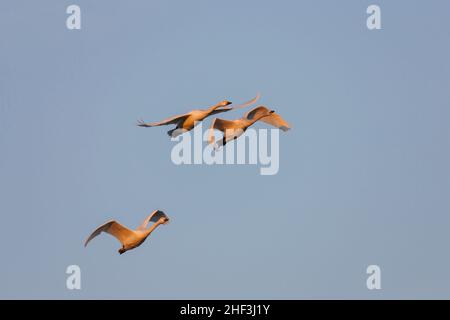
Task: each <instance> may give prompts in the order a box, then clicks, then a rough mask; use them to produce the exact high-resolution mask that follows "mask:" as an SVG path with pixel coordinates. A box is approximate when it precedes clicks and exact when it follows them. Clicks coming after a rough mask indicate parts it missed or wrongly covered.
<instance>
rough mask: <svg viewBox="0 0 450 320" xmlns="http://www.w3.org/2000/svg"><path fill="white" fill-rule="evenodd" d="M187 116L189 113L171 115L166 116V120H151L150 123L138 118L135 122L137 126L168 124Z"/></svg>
mask: <svg viewBox="0 0 450 320" xmlns="http://www.w3.org/2000/svg"><path fill="white" fill-rule="evenodd" d="M188 116H189V113H186V114H179V115H177V116H173V117H170V118H167V119H166V120H163V121H160V122H152V123H145V122H144V121H143V120H139V121H138V122H137V125H138V126H139V127H157V126H164V125H168V124H176V123H178V122H179V121H183V120H184V119H186V118H187V117H188Z"/></svg>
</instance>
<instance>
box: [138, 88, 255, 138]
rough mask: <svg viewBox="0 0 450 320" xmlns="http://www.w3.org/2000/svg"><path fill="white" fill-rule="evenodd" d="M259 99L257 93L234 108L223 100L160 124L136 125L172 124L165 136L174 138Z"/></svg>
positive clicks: (139, 123)
mask: <svg viewBox="0 0 450 320" xmlns="http://www.w3.org/2000/svg"><path fill="white" fill-rule="evenodd" d="M259 97H260V94H259V93H258V94H257V95H256V97H255V98H253V99H252V100H250V101H247V102H245V103H243V104H241V105H238V106H235V107H228V105H230V104H231V102H230V101H228V100H223V101H221V102H219V103H218V104H215V105H213V106H211V107H209V108H207V109H196V110H192V111H190V112H188V113H185V114H180V115H177V116H173V117H170V118H168V119H165V120H163V121H160V122H153V123H145V122H144V121H143V120H139V121H138V123H137V125H138V126H139V127H157V126H163V125H170V124H174V125H175V128H174V129H172V130H169V131H167V134H168V135H169V136H170V137H172V138H175V137H177V136H179V135H180V134H183V133H184V132H187V131H190V130H192V129H193V128H194V126H195V125H196V124H197V123H198V122H200V121H203V120H204V119H205V118H206V117H209V116H211V115H214V114H218V113H221V112H227V111H230V110H233V109H238V108H244V107H247V106H249V105H252V104H254V103H255V102H256V101H258V99H259Z"/></svg>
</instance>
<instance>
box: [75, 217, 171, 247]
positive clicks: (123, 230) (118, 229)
mask: <svg viewBox="0 0 450 320" xmlns="http://www.w3.org/2000/svg"><path fill="white" fill-rule="evenodd" d="M150 222H154V223H153V225H151V226H150V228H148V229H147V225H148V224H149V223H150ZM167 222H169V217H167V215H166V214H165V213H164V212H162V211H160V210H155V211H153V212H152V213H151V214H150V215H149V216H148V217H147V218H146V219H145V220H144V221H143V222H142V224H141V225H140V226H139V227H137V228H136V230H130V229H128V228H127V227H125V226H123V225H121V224H120V223H119V222H117V221H115V220H111V221H108V222H106V223H105V224H103V225H101V226H100V227H98V228H97V229H96V230H95V231H94V232H92V234H91V235H90V236H89V237H88V238H87V240H86V242H85V243H84V246H85V247H86V246H87V245H88V243H89V242H90V241H91V240H92V239H94V238H95V237H96V236H98V235H99V234H100V233H102V232H106V233H109V234H110V235H112V236H114V237H115V238H116V239H117V240H119V242H120V243H121V244H122V248H120V249H119V253H120V254H122V253H124V252H126V251H128V250H131V249H134V248H136V247H138V246H140V245H141V244H142V243H143V242H144V241H145V239H147V237H148V236H149V235H150V234H151V233H152V232H153V231H154V230H155V229H156V228H157V227H158V226H159V225H161V224H166V223H167Z"/></svg>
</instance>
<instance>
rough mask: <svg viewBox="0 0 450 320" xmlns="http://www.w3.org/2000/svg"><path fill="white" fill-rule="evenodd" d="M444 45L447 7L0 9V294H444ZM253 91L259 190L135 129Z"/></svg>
mask: <svg viewBox="0 0 450 320" xmlns="http://www.w3.org/2000/svg"><path fill="white" fill-rule="evenodd" d="M73 3H75V4H78V5H79V6H80V7H81V11H82V13H81V14H82V22H81V30H68V29H67V28H66V25H65V20H66V18H67V16H68V15H67V14H66V7H67V6H68V5H70V4H73ZM373 3H376V4H378V5H380V7H381V13H382V30H376V31H370V30H368V29H367V27H366V18H367V16H368V15H367V14H366V8H367V7H368V6H369V5H370V4H373ZM449 36H450V2H448V1H424V0H422V1H376V2H373V1H364V0H363V1H362V0H352V1H331V0H330V1H318V0H314V1H313V0H311V1H261V0H258V1H256V0H255V1H237V0H231V1H210V0H209V1H206V0H205V1H197V0H191V1H165V0H164V1H163V0H158V1H156V0H152V1H128V2H125V1H106V0H102V1H100V0H97V1H86V0H76V1H56V0H54V1H2V2H0V197H1V198H0V214H1V218H2V222H1V226H2V228H1V229H2V232H1V233H0V240H1V254H0V257H1V258H0V298H63V299H77V298H150V299H162V298H193V299H195V298H211V299H215V298H224V299H227V298H238V299H239V298H277V299H278V298H285V299H295V298H374V299H378V298H450V253H449V250H448V244H449V242H450V232H449V229H450V196H449V191H450V168H449V163H450V126H449V119H450V111H449V110H450V109H449V100H450V90H449V86H450V77H449V75H450V61H449V57H450V45H449ZM258 91H260V92H261V94H262V98H261V100H260V102H261V103H263V104H265V105H267V106H270V107H271V108H273V109H275V110H276V111H277V112H279V113H280V114H281V115H282V116H283V117H284V118H286V119H287V120H288V121H289V122H290V123H291V124H292V125H293V127H294V128H293V129H292V130H291V131H289V132H287V133H281V134H280V142H281V145H280V170H279V173H278V174H277V175H274V176H261V175H259V169H258V168H257V167H256V166H252V165H244V166H206V165H203V166H200V165H196V166H195V165H191V166H187V165H185V166H176V165H174V164H173V163H172V161H171V159H170V151H171V148H172V147H173V145H174V142H171V141H170V140H169V139H168V137H167V135H166V131H167V130H168V129H169V128H165V127H163V128H150V129H142V128H138V127H136V126H135V121H136V120H137V119H139V118H141V117H142V118H144V119H145V120H147V121H158V120H161V119H164V118H166V117H168V116H171V115H174V114H179V113H184V112H186V111H189V110H191V109H192V108H195V107H203V106H208V105H211V104H213V103H215V102H218V101H219V100H222V99H229V100H231V101H235V102H242V101H245V100H248V99H250V98H251V97H253V96H254V95H255V94H256V92H258ZM241 114H242V112H241V111H233V112H229V113H227V114H224V115H223V117H224V118H227V119H233V118H238V117H240V116H241ZM207 124H209V120H208V122H207ZM257 127H261V128H263V127H265V126H264V125H258V126H257ZM154 209H162V210H164V211H165V212H166V213H167V214H168V215H169V216H170V218H171V219H172V222H171V223H170V224H169V225H168V226H163V227H161V228H159V229H157V230H156V231H155V233H154V234H152V236H151V237H150V238H149V239H148V240H147V242H145V243H144V244H143V245H142V246H141V247H139V248H138V249H136V250H133V251H130V252H127V253H126V254H124V255H119V254H118V253H117V249H118V248H119V247H120V245H119V243H118V242H117V241H116V240H115V239H113V238H112V237H110V236H108V235H102V236H101V237H98V238H96V239H95V240H94V241H92V243H90V245H89V246H88V247H87V248H84V247H83V242H84V239H85V238H86V237H87V236H88V235H89V233H90V232H91V231H92V230H93V229H94V228H95V227H97V226H98V225H100V224H101V223H103V222H105V221H107V220H109V219H117V220H118V221H120V222H122V223H123V224H125V225H127V226H129V227H135V226H137V225H138V224H139V223H140V222H141V221H142V220H143V219H144V218H145V216H146V215H148V214H149V213H150V212H151V211H152V210H154ZM71 264H76V265H79V266H80V268H81V272H82V290H80V291H76V290H75V291H69V290H67V289H66V277H67V275H66V273H65V271H66V267H67V266H68V265H71ZM371 264H376V265H379V266H380V267H381V271H382V289H381V290H379V291H376V290H375V291H373V290H372V291H369V290H368V289H367V288H366V278H367V275H366V267H367V266H368V265H371Z"/></svg>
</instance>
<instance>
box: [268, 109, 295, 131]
mask: <svg viewBox="0 0 450 320" xmlns="http://www.w3.org/2000/svg"><path fill="white" fill-rule="evenodd" d="M261 121H262V122H265V123H267V124H270V125H272V126H274V127H277V128H279V129H281V130H283V131H288V130H289V129H290V128H291V126H290V125H289V123H287V122H286V120H284V119H283V118H282V117H281V116H280V115H279V114H278V113H275V112H273V113H271V114H270V116H267V117H264V118H261Z"/></svg>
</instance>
